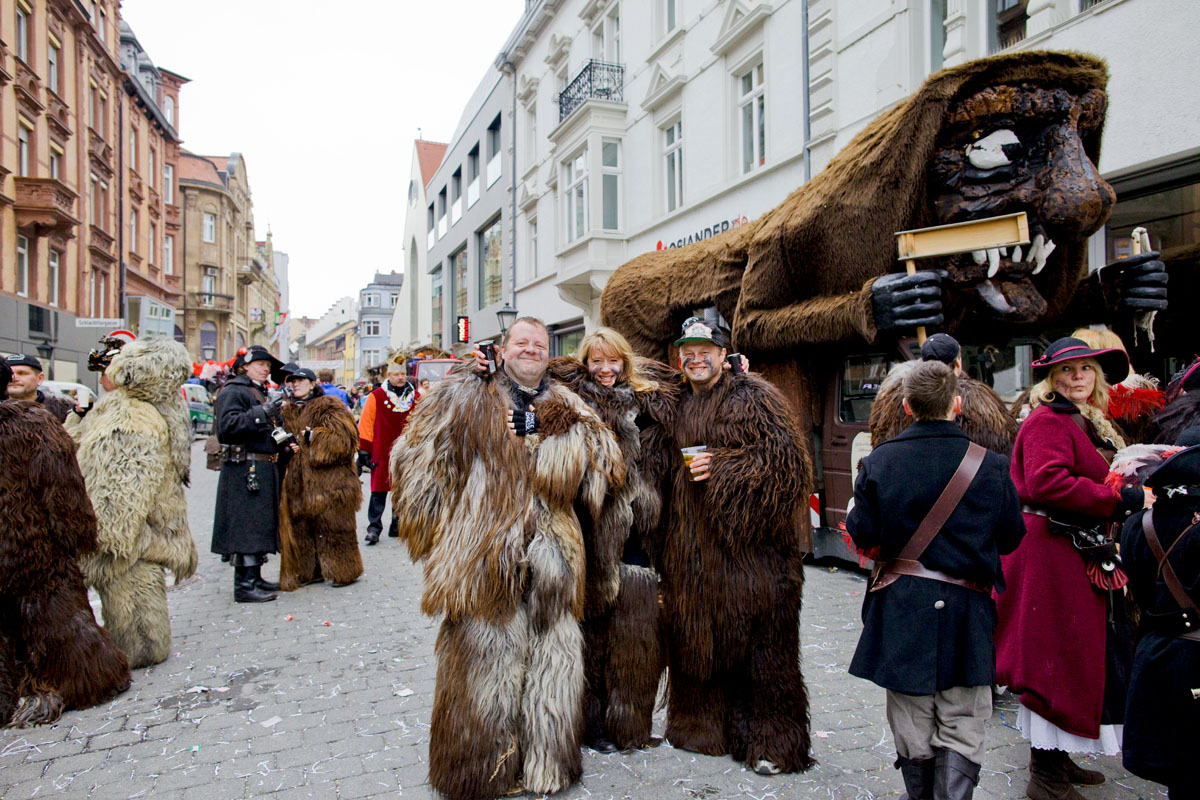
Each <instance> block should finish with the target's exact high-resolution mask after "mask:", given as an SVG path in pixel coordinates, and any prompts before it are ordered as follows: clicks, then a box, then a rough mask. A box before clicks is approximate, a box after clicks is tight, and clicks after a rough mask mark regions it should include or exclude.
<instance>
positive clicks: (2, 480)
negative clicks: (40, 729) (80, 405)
mask: <svg viewBox="0 0 1200 800" xmlns="http://www.w3.org/2000/svg"><path fill="white" fill-rule="evenodd" d="M0 443H3V446H0V508H3V509H4V520H3V524H0V726H3V725H5V724H12V725H16V726H21V725H26V724H38V723H44V722H53V721H54V720H55V719H57V718H58V716H59V714H60V713H61V712H62V710H63V709H64V708H66V709H72V708H87V707H88V706H93V705H96V704H97V703H102V702H104V701H105V700H108V699H109V698H110V697H112V696H113V695H115V694H117V693H119V692H123V691H124V690H125V689H126V688H128V687H129V683H130V675H129V665H128V663H127V661H126V660H125V654H124V653H122V652H121V650H120V648H118V647H117V646H116V645H115V644H113V641H112V639H111V638H110V637H109V635H108V633H107V632H106V631H105V630H104V629H102V628H101V627H100V626H99V625H97V624H96V618H95V615H93V614H92V608H91V606H90V605H88V599H87V590H86V589H85V588H84V585H83V574H82V573H81V572H80V570H79V566H78V564H77V563H76V558H77V557H78V556H80V555H82V554H85V553H92V552H95V550H96V547H97V543H96V516H95V514H94V513H93V511H92V504H91V502H89V501H88V496H87V490H86V489H85V488H84V484H83V476H82V475H81V474H80V472H79V466H78V465H77V464H76V462H75V444H74V442H72V441H71V438H70V437H69V436H68V435H67V432H66V431H65V430H63V427H62V425H61V424H60V423H59V422H58V421H57V420H56V419H54V417H52V416H51V415H50V414H49V413H47V412H46V411H45V410H44V409H42V408H41V407H40V406H37V405H35V404H33V403H24V402H15V401H0Z"/></svg>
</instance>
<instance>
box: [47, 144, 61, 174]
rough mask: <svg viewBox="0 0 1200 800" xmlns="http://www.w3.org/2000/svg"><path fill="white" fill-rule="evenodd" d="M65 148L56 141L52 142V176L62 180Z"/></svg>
mask: <svg viewBox="0 0 1200 800" xmlns="http://www.w3.org/2000/svg"><path fill="white" fill-rule="evenodd" d="M62 161H63V150H62V148H61V147H59V146H58V145H56V144H55V143H54V142H51V143H50V177H51V178H54V180H56V181H57V180H62Z"/></svg>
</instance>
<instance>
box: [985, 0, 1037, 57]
mask: <svg viewBox="0 0 1200 800" xmlns="http://www.w3.org/2000/svg"><path fill="white" fill-rule="evenodd" d="M1028 4H1029V0H996V4H995V6H994V8H995V16H994V17H993V18H992V25H991V28H990V30H989V31H988V34H989V39H990V40H989V42H988V50H989V52H992V53H995V52H998V51H1000V50H1004V49H1005V48H1008V47H1012V46H1013V45H1014V44H1016V43H1017V42H1020V41H1022V40H1023V39H1024V38H1025V26H1026V23H1028V22H1029V13H1028V11H1027V10H1026V6H1028Z"/></svg>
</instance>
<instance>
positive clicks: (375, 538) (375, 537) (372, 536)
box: [367, 531, 379, 547]
mask: <svg viewBox="0 0 1200 800" xmlns="http://www.w3.org/2000/svg"><path fill="white" fill-rule="evenodd" d="M373 544H379V531H367V547H370V546H371V545H373Z"/></svg>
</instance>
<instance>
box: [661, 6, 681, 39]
mask: <svg viewBox="0 0 1200 800" xmlns="http://www.w3.org/2000/svg"><path fill="white" fill-rule="evenodd" d="M662 4H663V6H662V7H663V33H664V34H667V33H670V32H671V31H673V30H675V28H677V27H678V26H679V0H662Z"/></svg>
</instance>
